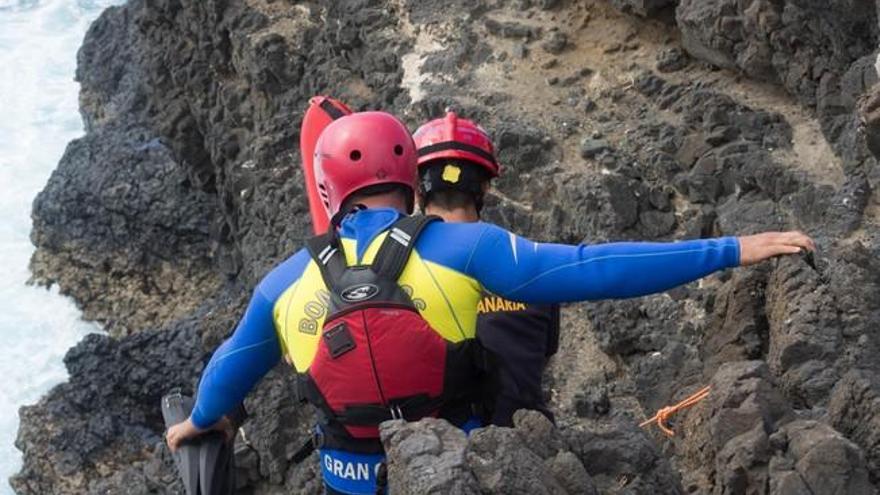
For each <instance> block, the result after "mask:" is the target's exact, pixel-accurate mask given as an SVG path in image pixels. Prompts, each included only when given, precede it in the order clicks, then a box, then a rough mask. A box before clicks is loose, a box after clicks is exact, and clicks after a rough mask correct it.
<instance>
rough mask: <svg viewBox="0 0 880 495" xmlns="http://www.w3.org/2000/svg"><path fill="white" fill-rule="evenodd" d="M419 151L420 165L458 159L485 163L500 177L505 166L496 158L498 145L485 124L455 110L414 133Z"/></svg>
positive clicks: (492, 173)
mask: <svg viewBox="0 0 880 495" xmlns="http://www.w3.org/2000/svg"><path fill="white" fill-rule="evenodd" d="M413 139H415V142H416V148H418V153H419V166H422V165H424V164H426V163H428V162H431V161H434V160H437V159H444V158H445V159H450V158H458V159H462V160H467V161H469V162H473V163H476V164H478V165H481V166H483V167H484V168H485V169H486V170H487V171H488V172H489V173H490V174H491V176H492V177H498V174H499V173H500V172H501V166H500V165H498V160H497V159H496V158H495V146H493V145H492V140H491V139H489V135H488V134H486V131H484V130H483V128H482V127H480V126H478V125H477V124H475V123H473V122H472V121H470V120H467V119H460V118H458V116H457V115H455V112H447V113H446V117H443V118H440V119H434V120H432V121H430V122H428V123H427V124H425V125H423V126H421V127H419V129H418V130H417V131H416V132H415V134H413Z"/></svg>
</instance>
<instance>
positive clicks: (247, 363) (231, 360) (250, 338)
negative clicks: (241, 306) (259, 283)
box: [191, 287, 281, 429]
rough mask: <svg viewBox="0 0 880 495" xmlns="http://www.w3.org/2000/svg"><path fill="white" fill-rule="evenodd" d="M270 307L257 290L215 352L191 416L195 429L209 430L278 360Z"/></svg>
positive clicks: (276, 336) (271, 303) (276, 340)
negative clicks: (241, 315) (230, 333)
mask: <svg viewBox="0 0 880 495" xmlns="http://www.w3.org/2000/svg"><path fill="white" fill-rule="evenodd" d="M272 307H273V302H272V301H270V300H269V299H267V298H266V296H265V295H263V293H262V292H261V291H260V287H257V288H256V289H255V290H254V294H253V297H251V301H250V304H248V308H247V311H246V312H245V314H244V318H242V319H241V322H239V324H238V327H237V328H236V329H235V333H233V335H232V337H230V338H229V340H227V341H226V342H224V343H223V344H222V345H221V346H220V347H218V348H217V351H215V352H214V355H213V356H212V357H211V361H210V362H209V363H208V366H207V367H206V368H205V371H204V372H203V373H202V379H201V381H200V382H199V391H198V394H197V395H196V403H195V406H194V407H193V411H192V415H191V418H192V421H193V423H194V424H195V425H196V426H197V427H198V428H202V429H204V428H208V427H210V426H211V425H213V424H214V423H216V422H217V421H218V420H219V419H220V418H221V417H223V415H224V414H226V413H227V412H229V411H231V410H232V409H233V408H234V407H235V406H236V405H238V404H239V403H241V401H243V400H244V398H245V396H246V395H247V394H248V392H250V390H251V389H252V388H253V387H254V385H256V384H257V382H259V381H260V379H261V378H263V376H264V375H266V373H268V372H269V370H271V369H272V368H273V367H274V366H275V365H276V364H278V361H280V359H281V345H280V343H279V341H278V335H277V334H276V333H275V325H274V323H273V320H272Z"/></svg>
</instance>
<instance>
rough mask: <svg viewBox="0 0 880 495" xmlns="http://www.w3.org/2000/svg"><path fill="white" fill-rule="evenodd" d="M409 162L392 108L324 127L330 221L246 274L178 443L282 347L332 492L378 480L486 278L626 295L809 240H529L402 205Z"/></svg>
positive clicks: (468, 352) (528, 288)
mask: <svg viewBox="0 0 880 495" xmlns="http://www.w3.org/2000/svg"><path fill="white" fill-rule="evenodd" d="M416 168H417V157H416V149H415V145H414V143H413V140H412V137H411V136H410V134H409V132H408V131H407V129H406V127H404V125H403V124H402V123H400V121H398V120H397V119H396V118H394V117H393V116H391V115H390V114H387V113H382V112H364V113H356V114H352V115H348V116H345V117H342V118H340V119H338V120H336V121H334V122H333V123H332V124H330V125H329V126H328V127H327V128H326V130H325V131H324V132H323V133H322V135H321V137H320V139H319V140H318V143H317V146H316V156H315V172H316V177H317V179H318V183H319V189H321V190H322V191H323V192H322V199H323V201H324V204H325V206H326V208H327V210H328V214H329V215H330V216H331V217H332V218H333V222H332V225H331V228H330V231H329V232H328V233H327V234H325V235H322V236H318V237H315V238H313V239H310V240H309V241H308V243H307V246H306V248H304V249H302V250H300V251H298V252H297V253H296V254H294V255H293V256H291V257H290V258H288V259H287V260H285V261H283V262H282V263H281V264H279V265H278V266H277V267H275V268H274V269H273V270H272V271H271V272H270V273H268V274H267V275H266V276H265V277H264V278H263V280H262V281H261V282H260V283H259V284H258V285H257V287H256V288H255V289H254V292H253V296H252V298H251V301H250V303H249V305H248V308H247V310H246V312H245V314H244V316H243V318H242V320H241V322H240V323H239V325H238V327H237V328H236V330H235V332H234V333H233V335H232V337H231V338H230V339H229V340H227V341H226V342H224V343H223V344H222V345H221V346H220V348H218V349H217V351H216V352H215V353H214V355H213V356H212V358H211V361H210V362H209V363H208V365H207V366H206V367H205V371H204V372H203V374H202V377H201V381H200V383H199V390H198V394H197V397H196V402H195V405H194V407H193V409H192V413H191V414H190V417H189V418H188V419H187V420H186V421H183V422H181V423H178V424H177V425H174V426H172V427H171V428H169V429H168V432H167V434H166V437H167V441H168V445H169V446H170V447H171V449H172V450H176V449H177V448H179V447H180V445H181V443H182V442H183V441H184V440H186V439H188V438H192V437H194V436H196V435H199V434H200V433H202V432H204V431H206V430H209V429H211V428H216V427H218V424H220V423H222V421H221V418H222V417H223V416H224V415H225V414H227V413H229V412H230V411H231V410H233V409H234V408H235V407H237V405H238V404H239V403H241V401H242V400H243V399H244V397H245V396H246V395H247V393H248V392H249V391H250V390H251V389H252V388H253V387H254V386H255V385H256V383H257V382H258V381H259V380H260V379H261V378H262V377H263V376H264V375H265V374H266V373H268V372H269V370H271V369H272V368H273V367H274V366H275V365H276V364H278V363H279V362H280V361H281V358H282V356H283V357H285V358H286V360H287V361H288V362H290V363H291V364H292V366H293V368H294V370H295V372H296V373H297V378H298V387H299V391H300V394H301V396H303V397H305V398H307V399H308V400H309V402H311V403H312V404H313V405H314V406H315V407H316V408H317V410H318V423H319V424H318V435H316V437H317V438H316V447H317V449H318V451H319V455H320V463H321V469H322V475H323V480H324V483H325V486H326V490H327V492H328V493H347V494H362V493H364V494H366V493H375V492H376V489H377V486H381V483H380V478H381V476H380V473H381V472H382V469H381V466H382V464H383V462H384V453H383V450H382V445H381V442H380V440H379V425H380V424H381V423H382V422H384V421H388V420H392V419H402V420H410V421H415V420H418V419H420V418H423V417H427V416H438V415H440V416H445V414H444V412H445V410H446V409H448V408H454V407H456V406H457V405H458V404H460V403H461V402H462V401H466V400H469V399H470V398H471V397H472V395H473V390H472V387H474V386H475V385H474V380H472V379H471V378H472V377H473V376H475V373H476V371H475V369H474V349H475V348H476V346H475V345H474V344H475V341H476V339H475V336H476V323H477V317H478V306H479V304H480V301H481V300H482V297H483V294H484V293H485V292H487V291H488V292H491V293H493V294H497V295H498V296H499V297H503V298H505V299H507V300H510V301H517V302H523V303H540V304H548V303H561V302H567V301H582V300H594V299H605V298H623V297H635V296H640V295H645V294H651V293H655V292H660V291H664V290H667V289H670V288H672V287H675V286H678V285H681V284H684V283H687V282H690V281H692V280H695V279H698V278H700V277H703V276H705V275H708V274H710V273H712V272H714V271H717V270H721V269H725V268H730V267H734V266H739V265H748V264H754V263H757V262H759V261H762V260H764V259H767V258H770V257H772V256H777V255H781V254H788V253H798V252H800V251H801V250H803V249H814V246H813V242H812V240H811V239H810V238H809V237H807V236H805V235H804V234H801V233H799V232H783V233H765V234H758V235H753V236H745V237H740V238H735V237H722V238H717V239H701V240H694V241H681V242H675V243H616V244H600V245H594V246H586V245H578V246H568V245H561V244H543V243H534V242H532V241H529V240H527V239H524V238H521V237H518V236H516V235H514V234H512V233H510V232H508V231H506V230H504V229H502V228H500V227H497V226H494V225H491V224H487V223H482V222H470V223H451V222H450V223H447V222H442V221H439V219H438V218H437V217H424V216H408V215H407V214H408V213H410V212H411V211H412V207H413V203H414V196H415V191H416ZM449 173H450V174H454V173H455V172H454V171H450V172H449Z"/></svg>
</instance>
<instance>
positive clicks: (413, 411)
mask: <svg viewBox="0 0 880 495" xmlns="http://www.w3.org/2000/svg"><path fill="white" fill-rule="evenodd" d="M445 403H446V399H445V398H443V397H433V398H432V397H428V396H427V395H425V394H419V395H414V396H412V397H407V398H405V399H399V400H395V401H393V403H390V404H389V405H387V406H383V405H381V404H370V405H366V404H365V405H358V406H348V407H346V408H345V410H344V411H343V412H342V413H341V414H336V415H334V419H336V421H339V422H340V423H342V424H344V425H349V426H376V425H378V424H379V423H382V422H383V421H388V420H391V419H405V420H407V421H418V420H420V419H422V418H424V417H425V416H428V415H429V414H431V413H433V412H435V411H438V410H439V409H440V408H441V407H443V405H444V404H445Z"/></svg>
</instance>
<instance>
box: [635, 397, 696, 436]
mask: <svg viewBox="0 0 880 495" xmlns="http://www.w3.org/2000/svg"><path fill="white" fill-rule="evenodd" d="M710 389H711V387H709V386H708V385H707V386H705V387H703V388H701V389H700V390H697V391H696V392H695V393H694V394H693V395H691V396H690V397H688V398H687V399H685V400H683V401H681V402H679V403H678V404H676V405H674V406H666V407H664V408H662V409H660V410H659V411H657V414H655V415H654V416H653V417H652V418H650V419H647V420H645V421H644V422H643V423H642V424H640V425H639V426H641V427H642V428H644V427H645V426H648V425H650V424H652V423H657V427H658V428H660V431H662V432H663V433H665V434H666V436H669V437H673V436H675V432H674V431H672V430H671V429H670V428H669V427H668V426H666V422H667V421H669V417H670V416H672V415H673V414H675V413H677V412H678V411H681V410H682V409H687V408H688V407H691V406H693V405H695V404H696V403H697V402H700V401H701V400H703V399H705V398H706V397H708V396H709V390H710Z"/></svg>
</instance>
